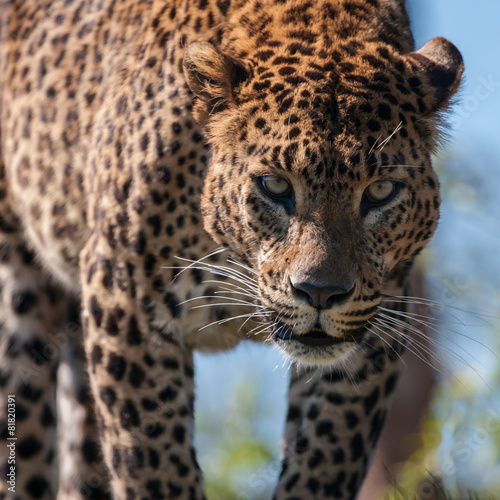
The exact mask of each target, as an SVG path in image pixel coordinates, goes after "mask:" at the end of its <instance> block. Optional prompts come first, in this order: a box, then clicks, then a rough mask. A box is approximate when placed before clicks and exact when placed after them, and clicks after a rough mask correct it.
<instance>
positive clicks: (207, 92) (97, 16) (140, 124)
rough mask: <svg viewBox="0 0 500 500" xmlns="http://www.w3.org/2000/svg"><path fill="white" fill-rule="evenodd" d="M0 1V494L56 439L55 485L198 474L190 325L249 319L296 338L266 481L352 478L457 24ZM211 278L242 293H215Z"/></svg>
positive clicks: (316, 10) (420, 232)
mask: <svg viewBox="0 0 500 500" xmlns="http://www.w3.org/2000/svg"><path fill="white" fill-rule="evenodd" d="M0 7H1V10H0V166H1V169H0V172H1V178H0V285H1V286H0V296H1V308H0V316H1V319H0V321H1V323H0V324H1V337H0V354H1V356H2V361H1V365H0V387H1V395H2V401H5V400H6V396H7V394H15V395H16V405H17V406H16V415H17V427H16V431H15V432H16V436H17V438H18V440H17V462H16V475H17V484H16V493H15V494H13V493H12V492H9V490H8V487H9V485H8V483H6V481H5V478H6V473H7V472H8V470H9V468H8V467H9V464H8V463H7V462H6V460H7V458H6V456H5V453H6V452H5V450H6V446H5V444H6V443H5V440H6V439H7V438H8V427H7V426H6V414H5V407H4V406H3V403H2V409H1V410H0V423H1V426H0V429H1V439H2V440H3V444H2V446H1V449H0V459H1V460H0V467H1V470H2V472H1V479H0V498H21V499H25V498H26V499H30V498H37V499H50V498H54V496H55V495H56V491H55V484H56V483H55V481H54V468H55V467H54V466H55V464H56V463H57V462H58V463H59V465H60V468H61V472H60V479H59V485H60V486H59V493H58V498H61V499H69V498H71V499H80V498H81V499H83V498H87V499H88V498H93V499H105V498H116V499H120V500H132V499H139V498H140V499H186V500H187V499H190V500H194V499H202V498H204V493H203V479H202V474H201V471H200V469H199V466H198V464H197V461H196V453H195V450H194V449H193V446H192V438H193V418H194V416H193V408H194V391H193V375H194V368H193V362H192V351H193V349H202V350H211V351H215V350H221V349H229V348H232V347H233V346H234V345H236V344H237V343H238V342H239V341H240V340H241V339H244V338H251V339H254V340H265V341H269V342H272V343H274V344H276V345H277V346H278V347H279V348H281V349H282V350H283V351H284V352H285V353H286V354H287V355H288V356H289V357H290V358H291V359H292V360H294V361H296V362H297V366H296V367H295V368H294V369H293V375H292V379H291V386H290V397H289V410H288V417H287V425H286V429H285V439H284V442H285V446H284V458H283V471H282V474H281V476H280V479H279V482H278V485H277V487H276V491H275V496H274V497H275V499H276V500H296V499H308V498H315V499H323V498H343V499H347V498H354V497H355V495H356V492H357V491H358V489H359V486H360V484H361V482H362V480H363V476H364V474H365V471H366V468H367V464H368V460H369V457H370V453H371V451H372V450H373V448H374V446H375V444H376V441H377V438H378V435H379V432H380V430H381V428H382V426H383V422H384V416H385V412H386V407H387V403H388V399H389V396H390V394H391V393H392V390H393V389H394V387H395V384H396V381H397V371H398V363H397V361H398V359H399V357H400V355H401V354H402V351H403V350H404V348H403V346H404V339H405V335H404V332H400V331H395V329H394V327H392V328H391V323H390V322H389V323H388V322H387V321H386V322H384V321H383V320H382V319H381V316H380V314H379V313H380V311H381V307H382V305H383V306H385V307H387V308H389V310H392V311H393V314H394V315H397V313H398V308H400V307H399V306H400V304H398V302H397V301H391V300H390V298H391V297H393V296H397V295H401V294H403V293H404V289H405V283H406V276H407V274H408V271H409V269H410V267H411V263H412V262H413V259H414V258H415V256H416V255H417V254H418V252H419V251H420V250H421V249H422V248H423V247H424V246H425V244H426V243H427V241H428V240H429V239H430V237H431V236H432V234H433V232H434V230H435V228H436V224H437V221H438V217H439V204H440V196H439V186H438V181H437V178H436V175H435V173H434V172H433V170H432V167H431V162H430V154H431V153H432V152H433V151H434V150H435V148H436V145H437V144H438V140H439V133H438V132H439V127H440V123H441V122H440V120H441V115H442V113H443V112H444V111H445V110H446V109H447V107H448V105H449V102H450V98H451V97H452V96H453V94H454V93H455V92H456V90H457V88H458V86H459V83H460V78H461V74H462V71H463V64H462V59H461V56H460V53H459V52H458V50H457V49H456V48H455V47H454V46H453V45H452V44H451V43H450V42H449V41H447V40H445V39H443V38H435V39H433V40H431V41H430V42H428V43H427V44H426V45H425V46H424V47H422V48H421V49H420V50H418V51H414V47H413V39H412V35H411V32H410V29H409V23H408V19H407V15H406V12H405V9H404V5H403V1H401V0H325V1H321V2H312V1H298V0H251V1H248V2H247V1H241V0H227V1H219V0H217V1H216V0H196V1H193V0H173V1H170V2H165V1H160V0H149V1H141V2H138V1H132V0H125V1H122V2H116V1H114V0H101V1H98V2H97V1H92V0H65V1H63V0H56V1H48V0H37V1H33V0H0ZM269 178H271V179H277V181H276V182H279V183H281V185H283V183H285V185H286V186H288V188H289V189H288V190H287V196H285V197H281V198H280V197H276V196H274V195H272V193H271V194H270V192H269V190H267V188H266V184H265V182H267V181H266V179H269ZM377 183H379V184H380V183H381V184H380V185H381V186H382V187H383V185H384V183H386V184H387V183H389V186H391V187H392V191H391V195H390V197H387V198H385V199H384V200H383V202H382V203H375V202H374V201H373V199H372V198H369V197H367V192H368V191H369V189H370V187H371V186H373V185H375V186H377ZM218 247H224V248H226V249H227V252H215V250H216V249H217V248H218ZM228 255H231V256H232V257H233V258H235V259H237V261H238V263H235V262H233V261H229V262H226V258H227V256H228ZM200 259H201V260H200ZM189 262H195V264H191V265H189ZM179 266H180V267H186V269H185V270H183V271H182V272H179ZM210 281H215V282H217V283H210ZM221 282H226V283H227V284H226V285H222V287H223V288H222V290H224V289H225V290H226V292H227V291H228V288H229V292H230V293H232V292H236V295H230V298H228V299H227V301H224V300H223V301H220V300H219V301H214V299H213V298H210V297H211V296H214V291H215V290H216V289H217V287H218V286H220V283H221ZM219 291H220V290H219ZM237 294H241V295H237ZM237 297H240V298H241V301H240V302H238V298H237ZM191 299H197V300H198V302H195V301H193V302H192V303H191V305H194V304H197V305H203V304H205V305H210V304H211V306H210V307H206V308H197V309H196V308H194V309H192V308H191V307H190V306H189V305H188V303H186V302H185V301H189V300H191ZM78 302H79V303H80V305H77V304H78ZM224 302H228V303H232V304H233V307H230V306H228V305H224V304H222V303H224ZM80 309H81V316H80V314H79V313H80ZM249 311H250V313H249ZM252 313H253V314H254V319H257V320H259V321H260V323H258V324H257V326H255V324H252V322H251V321H246V322H245V324H244V326H243V328H239V326H238V325H236V326H234V325H235V324H236V323H235V322H229V321H228V322H224V319H228V318H229V317H231V316H240V315H243V317H247V318H248V316H249V315H250V314H252ZM245 314H246V315H247V316H244V315H245ZM80 317H81V319H80ZM250 319H252V318H250ZM241 323H242V322H241ZM241 323H240V324H241ZM259 325H260V326H259ZM81 326H82V327H83V336H82V335H81V334H80V327H81ZM203 327H207V328H205V329H204V330H202V331H201V332H200V331H199V330H200V328H203ZM255 333H258V334H257V335H255ZM82 337H83V345H84V351H85V356H83V354H82V351H81V338H82ZM85 364H86V365H87V369H85ZM303 365H312V366H322V367H323V368H322V370H320V371H318V372H317V373H316V375H314V376H312V377H311V374H310V373H309V372H307V371H305V370H304V369H303V368H302V369H301V367H303ZM294 366H295V365H294ZM58 371H59V384H58V389H57V397H56V385H57V384H56V382H57V379H58V375H57V374H58ZM87 377H88V379H89V381H90V390H89V384H88V381H87ZM56 400H57V401H58V404H59V408H60V411H59V414H60V418H59V435H60V445H59V453H60V457H59V459H58V460H56V459H55V457H56V446H57V441H56V439H55V438H56V426H57V423H58V422H57V412H56Z"/></svg>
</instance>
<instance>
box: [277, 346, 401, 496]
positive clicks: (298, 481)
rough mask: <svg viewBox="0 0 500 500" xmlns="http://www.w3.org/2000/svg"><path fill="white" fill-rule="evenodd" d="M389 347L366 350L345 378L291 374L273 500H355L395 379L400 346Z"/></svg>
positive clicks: (335, 373) (334, 373) (297, 371)
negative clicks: (281, 460) (305, 499)
mask: <svg viewBox="0 0 500 500" xmlns="http://www.w3.org/2000/svg"><path fill="white" fill-rule="evenodd" d="M370 343H371V342H370ZM393 347H394V350H388V351H386V350H385V349H384V348H383V347H379V348H375V347H373V348H372V347H370V348H369V350H370V352H367V350H365V356H366V358H365V359H364V361H361V360H362V358H361V357H360V359H359V361H361V362H360V363H359V364H356V362H355V361H352V360H351V361H352V362H353V364H352V365H351V363H349V365H350V366H351V368H352V367H354V366H355V367H356V368H354V369H351V370H349V372H350V373H349V375H347V371H345V372H339V371H334V370H332V371H331V372H330V371H328V372H327V373H325V372H326V370H322V372H320V371H318V372H316V373H315V374H314V372H311V371H310V370H307V369H305V368H302V369H297V368H294V369H293V371H292V378H291V382H290V390H289V409H288V415H287V423H286V427H285V436H284V442H285V443H284V444H285V449H284V459H283V469H282V472H281V475H280V479H279V483H278V486H277V488H276V490H275V494H274V500H296V499H303V498H314V499H315V500H322V499H326V498H340V499H343V500H347V499H354V498H355V497H356V494H357V492H358V490H359V488H360V486H361V483H362V481H363V479H364V476H365V474H366V471H367V468H368V464H369V459H370V456H371V453H372V451H373V449H374V448H375V446H376V444H377V440H378V437H379V434H380V431H381V430H382V427H383V424H384V420H385V416H386V411H387V406H388V404H389V399H390V395H391V393H392V391H393V389H394V387H395V385H396V381H397V378H398V364H399V363H398V361H399V355H400V354H401V346H399V347H398V345H397V344H396V345H395V346H393ZM397 351H399V352H397Z"/></svg>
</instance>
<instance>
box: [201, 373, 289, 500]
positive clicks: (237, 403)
mask: <svg viewBox="0 0 500 500" xmlns="http://www.w3.org/2000/svg"><path fill="white" fill-rule="evenodd" d="M259 393H260V394H261V388H260V387H259V383H258V380H253V379H252V380H248V379H244V380H243V379H242V380H239V381H237V382H235V384H234V389H233V394H230V395H228V398H227V401H228V403H227V405H226V408H224V409H220V408H219V409H218V411H216V412H213V413H211V412H210V413H209V412H205V413H202V414H201V415H200V414H199V415H198V421H197V432H198V433H199V434H200V441H201V442H202V443H203V445H202V450H205V451H204V452H202V453H201V456H200V462H201V463H202V467H203V469H204V470H205V483H206V493H207V498H208V500H240V499H241V500H245V499H247V498H251V499H252V500H258V499H260V498H262V499H264V498H269V497H270V496H271V492H272V489H273V487H274V483H275V481H276V479H277V473H278V472H279V471H277V470H276V471H274V467H272V468H271V473H269V465H270V463H271V461H273V460H274V462H273V464H274V463H278V464H279V461H278V459H277V457H276V451H277V450H276V449H274V448H273V447H272V446H270V444H269V443H268V442H267V441H268V439H266V438H265V436H264V435H263V433H262V431H261V430H260V429H261V428H263V427H265V426H263V425H262V424H263V419H264V420H265V416H266V409H265V408H263V405H262V403H260V401H259ZM259 424H260V425H259ZM207 450H208V451H207ZM275 472H276V474H275ZM259 476H260V477H259ZM275 476H276V477H275ZM249 477H250V478H252V477H254V478H255V479H256V480H255V481H254V482H253V483H252V482H251V481H250V482H249V481H248V478H249Z"/></svg>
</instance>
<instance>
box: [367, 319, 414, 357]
mask: <svg viewBox="0 0 500 500" xmlns="http://www.w3.org/2000/svg"><path fill="white" fill-rule="evenodd" d="M368 324H369V325H371V326H372V327H373V328H375V330H378V331H380V330H379V328H378V327H377V326H376V325H375V324H374V323H372V322H371V321H368ZM378 331H373V330H372V329H370V332H372V333H373V334H375V335H376V336H377V338H379V339H380V340H381V341H382V342H383V343H384V344H386V345H388V346H389V347H390V348H391V350H392V351H394V353H395V354H396V355H397V356H398V358H399V359H400V360H401V362H402V363H403V365H405V366H406V363H405V361H404V359H403V358H402V357H401V355H400V354H399V352H398V351H396V349H395V348H394V346H393V345H392V344H391V343H390V342H388V341H387V340H385V339H384V338H383V337H382V336H381V335H379V334H378ZM363 343H364V344H366V345H368V346H369V347H371V348H373V349H376V347H375V346H371V345H370V344H368V342H366V340H363ZM385 349H386V347H385V346H384V350H385ZM385 352H386V353H387V351H385Z"/></svg>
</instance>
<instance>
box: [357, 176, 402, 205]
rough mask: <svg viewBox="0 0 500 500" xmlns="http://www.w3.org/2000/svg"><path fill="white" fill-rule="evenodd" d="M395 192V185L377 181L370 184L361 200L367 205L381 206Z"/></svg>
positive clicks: (389, 182)
mask: <svg viewBox="0 0 500 500" xmlns="http://www.w3.org/2000/svg"><path fill="white" fill-rule="evenodd" d="M395 190H396V183H394V182H391V181H379V182H374V183H373V184H370V185H369V186H368V187H367V188H366V190H365V192H364V194H363V198H364V199H365V201H367V202H368V203H373V204H376V205H381V204H383V203H384V202H387V201H389V199H390V198H391V197H392V195H393V194H394V192H395Z"/></svg>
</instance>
